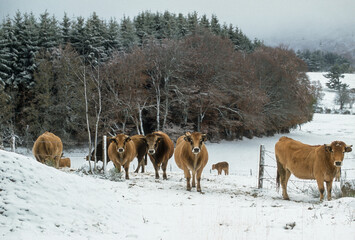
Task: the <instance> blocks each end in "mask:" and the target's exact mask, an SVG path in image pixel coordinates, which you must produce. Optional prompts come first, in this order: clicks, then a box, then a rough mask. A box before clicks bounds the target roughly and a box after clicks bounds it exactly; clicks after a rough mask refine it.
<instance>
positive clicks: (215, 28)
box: [211, 14, 221, 35]
mask: <svg viewBox="0 0 355 240" xmlns="http://www.w3.org/2000/svg"><path fill="white" fill-rule="evenodd" d="M211 31H212V33H214V34H216V35H220V34H221V25H220V24H219V21H218V18H217V16H216V15H214V14H213V15H212V17H211Z"/></svg>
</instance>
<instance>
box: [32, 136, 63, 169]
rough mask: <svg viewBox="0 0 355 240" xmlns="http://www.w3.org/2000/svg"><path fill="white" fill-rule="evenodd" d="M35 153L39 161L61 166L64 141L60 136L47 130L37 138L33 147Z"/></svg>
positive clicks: (57, 166)
mask: <svg viewBox="0 0 355 240" xmlns="http://www.w3.org/2000/svg"><path fill="white" fill-rule="evenodd" d="M32 152H33V155H34V156H35V158H36V159H37V161H38V162H41V163H45V164H53V165H54V166H55V167H56V168H59V160H60V158H61V156H62V152H63V143H62V141H61V140H60V138H59V137H57V136H56V135H54V134H53V133H50V132H45V133H43V134H42V135H41V136H39V137H38V138H37V140H36V141H35V143H34V145H33V148H32Z"/></svg>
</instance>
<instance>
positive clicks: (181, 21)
mask: <svg viewBox="0 0 355 240" xmlns="http://www.w3.org/2000/svg"><path fill="white" fill-rule="evenodd" d="M188 31H189V28H188V23H187V20H186V18H185V17H184V15H182V13H179V16H178V17H177V33H176V36H177V38H178V39H181V38H183V37H185V36H186V35H187V33H188Z"/></svg>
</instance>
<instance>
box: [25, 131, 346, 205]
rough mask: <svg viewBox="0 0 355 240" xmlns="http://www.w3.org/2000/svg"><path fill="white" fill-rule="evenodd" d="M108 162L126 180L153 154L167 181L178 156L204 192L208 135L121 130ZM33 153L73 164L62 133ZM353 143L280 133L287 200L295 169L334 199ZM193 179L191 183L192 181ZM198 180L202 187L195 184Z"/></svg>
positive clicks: (280, 177) (224, 166)
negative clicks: (317, 142) (171, 161)
mask: <svg viewBox="0 0 355 240" xmlns="http://www.w3.org/2000/svg"><path fill="white" fill-rule="evenodd" d="M108 140H109V144H108V146H107V156H108V161H112V162H113V164H114V166H115V168H116V169H117V171H118V172H121V167H123V168H124V170H125V178H126V179H129V166H130V163H131V162H132V161H133V160H134V159H135V158H137V159H138V167H137V169H136V170H135V172H136V173H138V171H139V169H140V167H141V168H142V170H141V171H142V172H144V166H145V165H146V164H147V155H148V156H149V158H150V160H151V162H152V164H153V166H154V169H155V178H156V179H159V169H160V168H161V169H162V170H163V179H167V175H166V168H167V164H168V161H169V159H170V158H171V157H172V156H173V155H174V158H175V162H176V165H177V166H178V167H179V168H180V169H182V170H183V171H184V175H185V178H186V182H187V185H186V189H187V190H189V191H190V190H191V187H196V189H197V191H199V192H201V185H200V181H201V175H202V171H203V169H204V167H205V166H206V164H207V161H208V151H207V148H206V145H205V142H206V140H207V136H206V134H202V133H200V132H193V133H190V132H186V133H185V134H184V135H182V136H180V137H179V138H178V139H177V141H176V146H175V150H174V143H173V141H172V140H171V139H170V137H169V136H168V135H167V134H165V133H163V132H161V131H157V132H153V133H150V134H147V135H146V136H143V135H134V136H128V135H125V134H118V135H116V136H115V137H111V138H109V139H108ZM96 149H97V151H95V152H96V158H97V160H101V161H102V157H101V156H102V143H101V146H99V145H98V146H97V147H96ZM32 151H33V154H34V156H35V158H36V159H37V161H39V162H41V163H45V164H51V165H54V166H55V167H56V168H60V167H70V159H69V158H62V156H63V153H62V152H63V144H62V141H61V140H60V138H59V137H57V136H56V135H54V134H53V133H50V132H45V133H43V134H42V135H41V136H39V137H38V138H37V140H36V141H35V143H34V146H33V149H32ZM351 151H352V145H346V144H345V143H344V142H342V141H334V142H332V143H331V144H324V145H314V146H312V145H307V144H304V143H301V142H299V141H296V140H293V139H291V138H288V137H281V138H280V139H279V141H278V142H277V143H276V144H275V155H276V162H277V177H276V182H277V186H278V187H279V186H280V184H281V187H282V196H283V198H284V199H285V200H288V199H289V197H288V194H287V182H288V180H289V178H290V176H291V173H292V174H294V175H295V176H296V177H298V178H301V179H315V180H316V181H317V184H318V189H319V192H320V200H321V201H322V200H323V198H324V182H326V187H327V196H328V200H331V190H332V183H333V180H334V178H335V176H336V174H337V173H339V171H340V168H341V166H342V162H343V159H344V153H346V152H351ZM94 157H95V156H94V152H93V153H92V154H91V156H87V160H89V159H94ZM212 169H213V170H214V169H216V170H217V171H218V174H221V173H222V170H223V171H224V173H225V175H228V174H229V165H228V163H227V162H220V163H216V164H213V165H212ZM191 177H192V184H190V181H191ZM196 182H197V185H196Z"/></svg>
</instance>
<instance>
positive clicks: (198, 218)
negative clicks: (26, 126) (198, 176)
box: [0, 114, 355, 239]
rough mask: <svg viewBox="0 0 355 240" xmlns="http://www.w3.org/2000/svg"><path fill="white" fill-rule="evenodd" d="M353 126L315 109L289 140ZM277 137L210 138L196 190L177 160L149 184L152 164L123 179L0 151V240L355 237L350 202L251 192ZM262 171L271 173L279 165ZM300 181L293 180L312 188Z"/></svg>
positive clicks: (351, 131) (324, 139)
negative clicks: (215, 167) (220, 168)
mask: <svg viewBox="0 0 355 240" xmlns="http://www.w3.org/2000/svg"><path fill="white" fill-rule="evenodd" d="M354 122H355V116H354V115H328V114H327V115H326V114H315V116H314V120H313V122H310V123H308V124H305V125H303V126H302V127H301V129H299V128H298V129H295V130H293V131H292V132H291V133H290V134H287V136H289V137H292V138H295V139H297V140H300V141H303V142H305V143H309V144H316V143H330V142H331V141H333V140H339V139H340V140H343V141H345V142H346V143H348V144H354V143H355V124H353V123H354ZM280 136H281V135H277V136H274V137H269V138H254V139H246V140H243V141H233V142H222V143H207V148H208V151H209V155H210V159H209V163H208V165H207V166H206V168H205V170H204V173H203V179H202V180H201V186H202V191H203V192H204V193H203V194H200V193H198V192H196V190H195V189H193V191H191V192H188V191H186V190H185V187H186V181H185V179H183V172H182V171H181V170H179V169H177V167H176V165H175V162H174V159H171V160H170V167H169V171H168V178H169V179H168V180H161V179H160V180H155V179H154V171H153V168H152V165H151V163H150V162H149V163H148V166H147V167H148V169H147V170H148V171H147V173H144V174H142V173H138V174H135V173H133V168H131V171H130V177H131V179H130V180H124V179H121V180H118V181H111V180H108V179H102V176H96V177H95V176H91V175H85V174H83V172H76V171H72V172H71V171H69V170H68V169H66V170H62V171H60V170H56V169H54V168H51V167H47V166H45V165H43V164H40V163H38V162H36V161H35V159H34V158H33V157H32V156H31V155H29V156H24V155H19V154H15V153H11V152H6V151H0V172H1V182H0V195H1V201H0V236H1V239H48V238H52V239H98V238H101V239H181V238H183V239H281V238H284V237H287V238H288V239H299V238H300V237H301V238H302V239H334V238H339V239H355V198H335V199H334V200H332V201H324V202H322V203H321V202H319V200H318V196H315V195H314V194H312V193H310V192H302V191H297V189H296V190H292V189H289V195H290V198H291V201H284V200H282V198H281V192H280V193H278V192H276V191H275V187H274V186H275V185H274V184H270V185H267V187H266V188H264V189H262V190H258V189H257V188H256V186H257V169H258V160H259V147H260V144H264V145H265V147H266V149H267V150H268V151H270V156H272V153H271V152H272V151H273V146H274V144H275V142H276V141H277V140H278V138H279V137H280ZM80 154H82V156H80ZM66 155H67V156H69V157H71V158H72V160H73V166H74V168H79V167H81V166H83V165H84V166H87V163H86V162H85V160H84V156H85V154H84V152H82V153H80V152H79V153H75V152H72V153H69V152H68V153H66ZM267 158H268V157H267ZM269 158H270V162H269V164H270V165H271V164H273V165H275V163H274V162H273V161H272V160H271V157H269ZM354 159H355V154H354V152H351V153H349V154H348V155H347V159H346V160H345V162H344V166H343V168H354V167H355V160H354ZM219 161H228V162H229V163H230V168H231V171H230V175H229V176H224V175H221V176H217V173H216V172H215V171H211V170H210V169H211V165H212V164H213V163H216V162H219ZM136 163H137V161H136V160H134V162H133V164H135V165H136ZM109 168H111V170H109V171H108V173H107V174H108V175H110V174H112V165H111V164H110V165H109ZM268 171H269V173H270V175H272V178H274V177H275V174H276V169H273V168H269V170H268ZM349 173H350V171H349ZM353 177H354V178H355V176H353ZM305 182H306V183H297V182H296V183H295V184H297V185H298V187H299V188H302V187H303V186H304V185H305V184H311V185H314V186H316V185H315V182H314V181H305ZM336 184H338V183H336ZM291 187H292V188H293V189H294V187H293V186H291ZM333 196H334V195H333ZM294 223H295V224H296V225H295V226H294V228H293V229H291V228H292V227H290V226H293V224H294ZM286 228H289V229H286Z"/></svg>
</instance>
